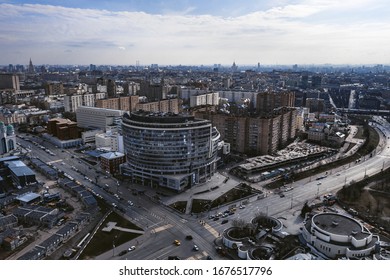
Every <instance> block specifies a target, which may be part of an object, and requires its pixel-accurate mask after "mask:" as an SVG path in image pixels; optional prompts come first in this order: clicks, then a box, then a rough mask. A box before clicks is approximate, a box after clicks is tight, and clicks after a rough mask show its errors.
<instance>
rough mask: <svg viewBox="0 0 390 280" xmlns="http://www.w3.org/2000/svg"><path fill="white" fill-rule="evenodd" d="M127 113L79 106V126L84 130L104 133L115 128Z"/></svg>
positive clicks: (77, 111)
mask: <svg viewBox="0 0 390 280" xmlns="http://www.w3.org/2000/svg"><path fill="white" fill-rule="evenodd" d="M124 113H125V111H120V110H112V109H104V108H96V107H87V106H79V107H78V108H77V110H76V118H77V126H78V127H82V128H95V129H101V130H103V131H106V130H107V127H109V126H113V125H115V124H117V123H120V122H118V119H120V118H121V117H122V115H123V114H124Z"/></svg>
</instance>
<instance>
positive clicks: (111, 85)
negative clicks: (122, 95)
mask: <svg viewBox="0 0 390 280" xmlns="http://www.w3.org/2000/svg"><path fill="white" fill-rule="evenodd" d="M107 96H108V97H116V83H115V81H114V80H112V79H108V80H107Z"/></svg>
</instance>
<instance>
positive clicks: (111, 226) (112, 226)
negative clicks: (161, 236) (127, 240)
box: [102, 222, 145, 234]
mask: <svg viewBox="0 0 390 280" xmlns="http://www.w3.org/2000/svg"><path fill="white" fill-rule="evenodd" d="M113 229H116V230H120V231H125V232H131V233H137V234H144V233H145V232H144V231H143V230H136V229H130V228H123V227H117V226H116V223H115V222H108V223H107V226H106V227H104V228H102V231H105V232H110V231H111V230H113Z"/></svg>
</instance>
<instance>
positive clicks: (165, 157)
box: [121, 111, 220, 191]
mask: <svg viewBox="0 0 390 280" xmlns="http://www.w3.org/2000/svg"><path fill="white" fill-rule="evenodd" d="M122 131H123V142H124V148H125V153H126V157H127V163H125V164H123V165H122V167H121V168H122V174H123V175H125V176H129V177H131V179H132V181H133V182H136V183H139V184H143V185H150V186H152V187H154V186H161V187H166V188H170V189H173V190H176V191H182V190H183V189H185V188H189V187H192V186H194V185H196V184H199V183H202V182H205V181H206V180H207V179H208V178H210V177H211V176H212V175H213V174H214V172H215V170H216V165H217V164H216V163H217V160H218V156H217V150H218V144H219V142H220V134H219V132H218V131H217V129H216V128H215V127H212V125H211V122H210V121H208V120H202V119H196V118H195V117H193V116H187V115H179V114H172V113H150V112H143V111H138V112H132V113H131V114H130V115H128V114H125V115H124V117H123V122H122Z"/></svg>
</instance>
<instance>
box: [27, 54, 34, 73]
mask: <svg viewBox="0 0 390 280" xmlns="http://www.w3.org/2000/svg"><path fill="white" fill-rule="evenodd" d="M28 73H29V74H33V73H35V68H34V65H33V64H32V61H31V58H30V63H29V64H28Z"/></svg>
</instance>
